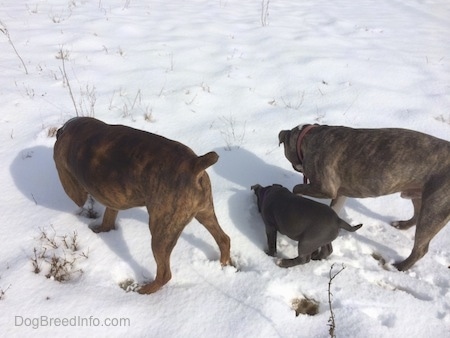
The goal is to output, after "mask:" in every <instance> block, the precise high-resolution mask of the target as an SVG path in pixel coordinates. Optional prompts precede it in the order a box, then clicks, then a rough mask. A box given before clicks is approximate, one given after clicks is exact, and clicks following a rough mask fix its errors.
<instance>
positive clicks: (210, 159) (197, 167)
mask: <svg viewBox="0 0 450 338" xmlns="http://www.w3.org/2000/svg"><path fill="white" fill-rule="evenodd" d="M218 159H219V155H217V153H216V152H215V151H211V152H209V153H207V154H205V155H203V156H199V157H197V158H196V159H195V161H194V168H193V172H194V175H198V174H200V173H201V172H203V171H204V170H205V169H206V168H208V167H210V166H212V165H213V164H214V163H216V162H217V160H218Z"/></svg>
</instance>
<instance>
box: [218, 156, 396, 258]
mask: <svg viewBox="0 0 450 338" xmlns="http://www.w3.org/2000/svg"><path fill="white" fill-rule="evenodd" d="M214 151H216V152H217V153H218V154H219V161H218V162H217V163H216V164H215V165H214V166H212V168H211V169H212V170H213V171H214V172H215V173H217V174H218V175H220V176H222V177H223V178H225V179H226V180H228V181H230V182H232V183H234V184H236V185H237V186H238V187H236V188H234V189H233V195H232V196H231V197H230V198H229V200H228V207H229V208H228V209H229V216H230V218H231V220H232V222H233V224H234V226H235V227H236V228H237V229H238V230H239V231H240V232H241V233H242V234H244V235H245V236H246V237H247V238H248V239H250V241H252V242H253V243H254V244H255V245H256V246H257V247H259V248H261V249H263V250H264V249H265V248H266V246H267V239H266V232H265V227H264V223H263V220H262V218H261V215H260V214H259V212H258V208H257V205H256V197H255V195H254V193H253V191H252V190H251V186H252V185H254V184H261V185H262V186H267V185H271V184H281V185H283V186H285V187H286V188H288V189H289V190H292V188H293V187H294V186H295V185H296V184H299V183H301V182H302V180H303V177H302V175H301V174H300V173H298V172H295V171H294V170H293V169H292V170H291V171H289V170H286V169H284V168H281V167H278V166H276V165H272V164H269V163H267V162H265V161H264V160H263V159H261V158H260V157H258V156H257V155H255V154H254V153H252V152H250V151H248V150H246V149H244V148H232V149H231V150H225V149H223V148H217V149H214ZM280 151H281V150H280ZM286 161H287V160H286ZM213 185H214V182H213ZM305 197H306V198H309V197H308V196H305ZM315 200H317V201H319V202H321V203H325V204H328V205H329V203H330V200H318V199H315ZM346 207H347V208H351V209H354V210H356V211H357V212H358V213H362V214H364V215H366V216H369V217H372V218H374V219H380V220H382V221H383V222H384V221H386V222H389V220H388V219H387V218H386V216H383V215H380V214H378V213H376V212H374V211H372V210H370V209H368V208H367V207H366V206H364V205H363V204H361V203H360V202H359V201H358V200H356V199H351V198H349V199H347V202H346ZM343 218H344V219H345V218H346V217H345V213H344V215H343ZM357 221H358V220H357V219H356V220H355V222H357ZM219 222H220V220H219ZM369 226H370V225H369ZM352 235H353V236H356V237H357V238H358V240H359V241H361V242H363V243H366V244H368V245H370V246H371V247H374V248H376V250H378V251H380V252H383V253H386V254H388V255H390V256H393V255H396V253H395V252H394V251H393V250H392V249H390V248H388V247H385V246H384V245H382V244H381V243H377V242H374V241H372V240H370V239H368V238H366V237H363V236H361V235H359V234H357V233H353V234H352Z"/></svg>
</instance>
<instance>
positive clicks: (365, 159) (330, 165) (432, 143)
mask: <svg viewBox="0 0 450 338" xmlns="http://www.w3.org/2000/svg"><path fill="white" fill-rule="evenodd" d="M278 139H279V142H280V144H281V143H283V145H284V153H285V155H286V158H287V159H288V160H289V161H290V162H291V163H292V166H293V167H294V169H295V170H296V171H299V172H301V173H303V175H304V177H305V178H306V177H307V178H308V179H309V181H310V183H309V184H307V182H306V181H305V182H304V184H299V185H297V186H295V187H294V193H297V194H302V195H308V196H313V197H316V198H331V199H332V202H331V206H332V207H333V209H335V210H336V211H338V210H339V209H340V208H341V207H342V206H343V204H344V201H345V198H346V197H355V198H363V197H376V196H382V195H388V194H392V193H396V192H401V197H403V198H409V199H411V200H412V203H413V206H414V215H413V217H412V218H411V219H409V220H406V221H395V222H392V225H393V226H394V227H396V228H398V229H408V228H410V227H411V226H413V225H416V233H415V240H414V247H413V249H412V252H411V254H410V256H409V257H408V258H406V259H405V260H404V261H401V262H397V263H395V264H394V266H395V267H396V268H397V269H398V270H400V271H405V270H408V269H409V268H410V267H412V266H413V265H414V264H415V263H416V262H417V261H418V260H419V259H421V258H422V257H423V256H424V255H425V254H426V253H427V252H428V247H429V243H430V241H431V240H432V239H433V237H434V236H435V235H436V234H437V233H438V232H439V231H440V230H441V229H442V228H443V227H444V226H445V225H446V224H447V223H448V222H449V220H450V142H448V141H445V140H442V139H439V138H436V137H433V136H430V135H427V134H423V133H419V132H416V131H412V130H407V129H396V128H386V129H352V128H348V127H341V126H325V125H323V126H322V125H303V126H298V127H295V128H293V129H292V130H282V131H281V132H280V133H279V135H278Z"/></svg>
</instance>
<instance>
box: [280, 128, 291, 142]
mask: <svg viewBox="0 0 450 338" xmlns="http://www.w3.org/2000/svg"><path fill="white" fill-rule="evenodd" d="M290 133H291V131H290V130H282V131H280V133H279V134H278V146H280V145H281V143H284V142H285V141H286V138H288V137H289V134H290Z"/></svg>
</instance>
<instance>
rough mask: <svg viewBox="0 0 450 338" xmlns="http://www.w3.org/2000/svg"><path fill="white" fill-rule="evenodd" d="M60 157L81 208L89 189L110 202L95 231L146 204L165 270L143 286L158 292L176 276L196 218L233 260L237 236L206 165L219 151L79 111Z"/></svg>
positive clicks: (62, 139) (225, 258)
mask: <svg viewBox="0 0 450 338" xmlns="http://www.w3.org/2000/svg"><path fill="white" fill-rule="evenodd" d="M54 160H55V164H56V168H57V171H58V175H59V178H60V180H61V183H62V186H63V187H64V190H65V192H66V193H67V195H68V196H69V197H70V198H71V199H72V200H73V201H74V202H75V203H76V204H77V205H78V206H79V207H82V206H83V205H84V204H85V202H86V200H87V198H88V194H90V195H92V196H93V197H94V198H95V199H96V200H97V201H98V202H100V203H102V204H103V205H105V206H106V210H105V213H104V216H103V221H102V224H101V225H100V226H99V227H97V228H95V229H93V231H95V232H105V231H110V230H113V229H115V221H116V217H117V214H118V212H119V210H124V209H128V208H133V207H139V206H146V208H147V211H148V213H149V228H150V232H151V247H152V251H153V255H154V258H155V261H156V265H157V272H156V277H155V280H154V281H153V282H151V283H148V284H146V285H144V286H142V287H141V288H140V290H139V292H140V293H145V294H148V293H153V292H155V291H157V290H158V289H160V288H161V287H162V286H163V285H164V284H166V283H167V282H168V281H169V280H170V279H171V270H170V255H171V252H172V250H173V248H174V247H175V244H176V243H177V240H178V238H179V237H180V235H181V232H182V231H183V229H184V227H185V226H186V225H187V224H188V223H189V222H190V221H191V220H192V219H193V218H196V219H197V220H198V221H199V222H200V223H201V224H203V225H204V226H205V228H206V229H207V230H208V231H209V232H210V233H211V235H212V236H213V237H214V239H215V241H216V242H217V244H218V246H219V249H220V263H221V264H222V265H229V264H231V260H230V238H229V237H228V236H227V235H226V234H225V233H224V232H223V230H222V229H221V227H220V225H219V223H218V221H217V218H216V215H215V212H214V205H213V199H212V194H211V183H210V180H209V176H208V174H207V173H206V171H205V169H206V168H208V167H209V166H211V165H212V164H214V163H216V162H217V160H218V155H217V154H216V153H215V152H210V153H207V154H206V155H203V156H200V157H198V156H197V155H196V154H195V153H194V152H193V151H192V150H191V149H190V148H188V147H187V146H185V145H183V144H181V143H179V142H176V141H172V140H169V139H166V138H164V137H162V136H159V135H155V134H152V133H148V132H145V131H141V130H137V129H133V128H130V127H126V126H122V125H108V124H105V123H103V122H101V121H99V120H96V119H94V118H89V117H77V118H74V119H72V120H69V121H68V122H66V124H65V125H64V126H63V127H62V128H60V129H59V130H58V133H57V140H56V143H55V147H54Z"/></svg>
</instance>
